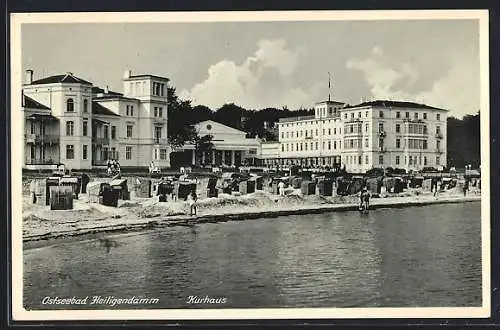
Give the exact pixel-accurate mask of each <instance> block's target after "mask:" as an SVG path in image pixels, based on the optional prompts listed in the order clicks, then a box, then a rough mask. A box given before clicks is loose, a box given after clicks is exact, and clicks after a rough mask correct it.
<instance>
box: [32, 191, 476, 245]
mask: <svg viewBox="0 0 500 330" xmlns="http://www.w3.org/2000/svg"><path fill="white" fill-rule="evenodd" d="M200 190H201V189H200ZM480 199H481V196H480V192H478V191H474V190H472V191H469V192H468V194H467V196H464V195H463V192H462V191H461V190H459V189H458V188H454V189H451V190H448V191H445V192H441V193H440V194H439V197H438V198H436V197H434V196H433V194H432V193H431V192H430V191H422V190H420V189H409V190H406V191H404V192H403V193H400V194H397V195H395V194H388V195H387V196H385V197H379V198H372V200H371V208H372V209H375V208H381V207H405V206H419V205H420V206H423V205H428V204H436V203H437V204H439V203H461V202H471V201H479V200H480ZM357 203H358V197H357V196H335V197H325V196H318V195H309V196H303V195H302V194H301V193H300V190H297V189H295V190H294V189H291V188H290V189H288V190H287V194H286V195H285V196H277V195H273V194H271V193H269V192H267V191H256V192H255V193H251V194H247V195H241V196H232V195H227V194H219V197H218V198H207V197H206V196H203V195H200V199H199V201H198V203H197V205H198V214H197V215H196V216H190V215H189V206H188V205H187V203H186V202H184V201H174V202H173V201H169V202H166V203H164V202H162V203H160V202H159V201H158V197H153V198H137V197H133V198H132V199H131V200H127V201H123V200H120V201H119V205H118V207H117V208H115V207H109V206H104V205H101V204H98V203H89V199H88V196H87V194H82V195H80V198H79V199H78V200H74V208H73V210H62V211H53V210H50V207H49V206H44V205H38V204H32V203H30V200H29V196H28V195H27V194H26V195H25V196H24V198H23V241H24V242H30V241H38V240H46V239H54V238H63V237H70V236H78V235H88V234H97V233H109V232H126V231H139V230H144V229H150V228H155V227H161V226H176V225H178V226H181V225H184V226H186V225H192V224H195V223H205V222H224V221H230V220H245V219H256V218H270V217H277V216H284V215H294V214H312V213H321V212H334V211H336V212H340V211H352V210H356V209H357V205H358V204H357Z"/></svg>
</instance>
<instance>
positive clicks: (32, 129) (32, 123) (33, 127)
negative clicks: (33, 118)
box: [30, 122, 35, 134]
mask: <svg viewBox="0 0 500 330" xmlns="http://www.w3.org/2000/svg"><path fill="white" fill-rule="evenodd" d="M30 126H31V127H30V132H31V134H35V123H34V122H31V123H30Z"/></svg>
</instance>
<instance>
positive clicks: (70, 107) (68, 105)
mask: <svg viewBox="0 0 500 330" xmlns="http://www.w3.org/2000/svg"><path fill="white" fill-rule="evenodd" d="M66 111H67V112H73V111H75V103H74V102H73V99H68V100H66Z"/></svg>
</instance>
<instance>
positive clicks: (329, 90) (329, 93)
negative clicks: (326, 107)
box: [328, 71, 332, 101]
mask: <svg viewBox="0 0 500 330" xmlns="http://www.w3.org/2000/svg"><path fill="white" fill-rule="evenodd" d="M331 91H332V90H331V83H330V71H328V101H331Z"/></svg>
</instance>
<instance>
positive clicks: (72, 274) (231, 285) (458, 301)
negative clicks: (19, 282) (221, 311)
mask: <svg viewBox="0 0 500 330" xmlns="http://www.w3.org/2000/svg"><path fill="white" fill-rule="evenodd" d="M112 239H113V240H114V241H116V242H117V244H118V245H117V246H116V247H114V248H112V249H111V250H110V252H109V253H107V252H106V249H105V248H104V247H102V246H101V245H100V243H99V241H98V240H97V239H92V240H82V241H70V242H67V241H66V242H60V241H55V242H53V243H51V245H50V246H46V247H42V248H36V249H27V250H25V252H24V267H25V273H24V283H25V285H24V290H25V296H24V302H25V306H26V307H27V308H34V309H40V308H49V309H53V308H65V309H67V308H82V307H83V308H95V306H93V307H89V306H87V307H85V306H54V305H52V306H47V305H42V304H41V300H42V299H43V297H45V296H60V297H61V296H93V295H100V296H107V295H112V296H115V297H124V298H125V297H131V296H137V297H156V298H159V299H160V303H159V304H157V305H146V306H127V308H178V307H198V308H201V307H203V308H210V307H213V306H210V305H208V306H207V305H203V306H193V305H190V304H188V303H187V300H188V296H200V297H205V296H210V297H215V298H217V297H227V298H228V302H227V304H226V305H224V307H376V306H383V307H405V306H408V307H409V306H425V307H435V306H480V305H481V262H480V260H481V259H480V258H481V250H480V203H467V204H456V205H439V206H428V207H414V208H406V209H380V210H374V211H371V212H370V213H369V214H368V215H360V214H359V213H357V212H346V213H328V214H318V215H310V216H290V217H280V218H276V219H261V220H248V221H240V222H228V223H222V224H203V225H197V226H196V227H195V228H188V227H179V228H163V229H158V230H154V231H149V232H145V233H142V234H129V235H115V236H113V237H112ZM64 274H66V275H64ZM217 307H220V306H217ZM100 308H111V307H110V306H100ZM115 308H123V307H120V306H116V307H115Z"/></svg>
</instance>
